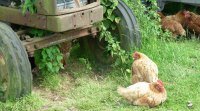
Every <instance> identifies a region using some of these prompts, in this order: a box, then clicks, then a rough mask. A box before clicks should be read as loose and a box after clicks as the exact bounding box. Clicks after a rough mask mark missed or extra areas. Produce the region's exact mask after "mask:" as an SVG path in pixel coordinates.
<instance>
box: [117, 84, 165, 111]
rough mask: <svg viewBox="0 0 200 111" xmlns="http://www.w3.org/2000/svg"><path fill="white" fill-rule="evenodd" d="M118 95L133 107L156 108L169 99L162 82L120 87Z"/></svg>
mask: <svg viewBox="0 0 200 111" xmlns="http://www.w3.org/2000/svg"><path fill="white" fill-rule="evenodd" d="M118 93H119V94H120V95H121V96H122V97H124V98H125V99H126V100H128V101H129V102H130V103H132V104H133V105H138V106H149V107H155V106H158V105H159V104H161V103H163V102H164V101H165V100H166V99H167V92H166V90H165V88H164V85H163V83H162V81H161V80H157V82H152V83H147V82H138V83H136V84H134V85H131V86H129V87H127V88H124V87H119V88H118Z"/></svg>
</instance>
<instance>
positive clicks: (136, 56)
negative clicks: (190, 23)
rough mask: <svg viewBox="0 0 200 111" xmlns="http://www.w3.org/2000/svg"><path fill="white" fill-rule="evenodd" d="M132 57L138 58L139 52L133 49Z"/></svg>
mask: <svg viewBox="0 0 200 111" xmlns="http://www.w3.org/2000/svg"><path fill="white" fill-rule="evenodd" d="M132 57H133V58H134V59H135V60H136V59H139V58H140V53H139V52H138V51H135V52H134V53H133V55H132Z"/></svg>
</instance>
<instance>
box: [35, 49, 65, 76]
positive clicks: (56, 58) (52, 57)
mask: <svg viewBox="0 0 200 111" xmlns="http://www.w3.org/2000/svg"><path fill="white" fill-rule="evenodd" d="M34 57H35V63H36V64H37V65H38V67H39V69H40V70H41V72H42V74H58V72H59V70H60V69H64V67H63V64H62V63H61V60H62V59H63V56H62V54H61V52H60V50H59V47H58V46H51V47H48V48H43V49H42V50H38V51H36V52H35V55H34Z"/></svg>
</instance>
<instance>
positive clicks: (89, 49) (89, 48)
mask: <svg viewBox="0 0 200 111" xmlns="http://www.w3.org/2000/svg"><path fill="white" fill-rule="evenodd" d="M114 12H115V14H116V15H117V16H118V17H120V18H121V20H120V23H119V24H117V29H116V30H115V31H112V33H115V35H118V37H119V38H117V40H119V41H120V46H121V47H122V49H124V50H126V51H131V50H133V48H134V47H139V46H140V43H141V41H140V32H139V27H138V24H137V22H136V18H135V16H134V13H133V12H132V10H131V9H130V8H129V7H128V6H127V5H126V4H125V3H124V2H123V1H121V0H119V4H118V6H117V9H116V10H115V11H114ZM80 46H81V48H83V50H84V51H85V52H86V54H87V55H88V56H89V58H90V59H93V60H95V61H97V62H100V63H101V64H111V63H113V62H114V61H115V59H114V58H112V57H111V56H107V55H108V54H106V53H107V52H106V46H107V43H106V42H105V41H103V40H102V41H99V38H98V37H95V38H92V37H85V38H82V39H81V40H80Z"/></svg>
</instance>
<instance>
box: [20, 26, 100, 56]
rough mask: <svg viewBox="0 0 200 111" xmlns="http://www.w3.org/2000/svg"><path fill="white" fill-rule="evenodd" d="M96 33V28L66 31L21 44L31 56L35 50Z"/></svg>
mask: <svg viewBox="0 0 200 111" xmlns="http://www.w3.org/2000/svg"><path fill="white" fill-rule="evenodd" d="M97 32H98V29H97V28H96V27H87V28H81V29H76V30H71V31H66V32H62V33H55V34H53V35H50V36H46V37H42V38H37V37H36V38H31V40H30V41H29V40H26V41H22V42H23V45H24V46H25V48H26V50H27V52H28V55H29V56H33V54H34V51H35V50H38V49H42V48H44V47H48V46H52V45H56V44H59V43H62V42H66V41H71V40H73V39H76V38H80V37H84V36H88V35H96V33H97Z"/></svg>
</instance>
